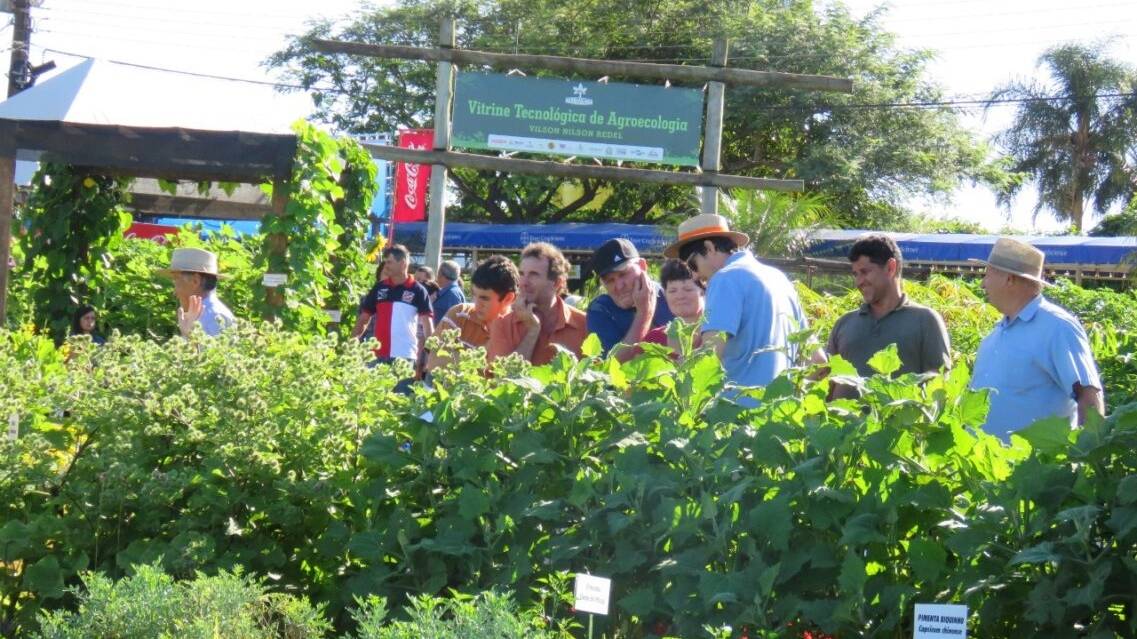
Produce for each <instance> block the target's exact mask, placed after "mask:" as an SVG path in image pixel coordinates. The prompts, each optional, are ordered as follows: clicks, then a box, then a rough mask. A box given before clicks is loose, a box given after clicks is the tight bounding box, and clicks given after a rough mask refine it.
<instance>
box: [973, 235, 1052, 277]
mask: <svg viewBox="0 0 1137 639" xmlns="http://www.w3.org/2000/svg"><path fill="white" fill-rule="evenodd" d="M1045 259H1046V255H1045V254H1044V253H1043V252H1042V251H1040V250H1038V249H1036V248H1035V247H1033V246H1031V245H1030V244H1027V243H1026V242H1020V241H1018V240H1013V239H1011V238H1009V237H1001V238H999V239H998V240H996V241H995V246H993V247H991V254H990V255H989V256H987V259H985V260H977V259H975V258H969V259H968V260H967V261H968V262H978V263H979V264H986V265H987V266H990V267H992V268H997V269H999V270H1000V271H1004V272H1007V273H1010V274H1012V275H1018V276H1019V277H1024V278H1026V279H1028V280H1032V281H1035V282H1038V283H1039V284H1042V285H1043V286H1050V282H1047V281H1046V280H1043V279H1042V263H1043V262H1044V261H1045Z"/></svg>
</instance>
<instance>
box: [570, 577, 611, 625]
mask: <svg viewBox="0 0 1137 639" xmlns="http://www.w3.org/2000/svg"><path fill="white" fill-rule="evenodd" d="M611 593H612V580H611V579H608V578H606V577H595V576H593V575H583V574H579V573H578V574H577V575H576V583H575V585H574V587H573V599H574V600H575V601H574V602H573V606H575V607H576V609H577V610H579V611H581V612H591V613H594V614H597V615H606V614H608V598H609V596H610V595H611Z"/></svg>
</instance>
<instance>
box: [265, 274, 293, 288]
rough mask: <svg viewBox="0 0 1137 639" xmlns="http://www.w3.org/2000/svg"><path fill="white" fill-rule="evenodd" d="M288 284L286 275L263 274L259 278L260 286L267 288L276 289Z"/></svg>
mask: <svg viewBox="0 0 1137 639" xmlns="http://www.w3.org/2000/svg"><path fill="white" fill-rule="evenodd" d="M286 282H288V275H287V274H286V273H265V275H264V277H263V278H261V284H263V285H264V286H266V287H268V288H276V287H277V286H284V284H285V283H286Z"/></svg>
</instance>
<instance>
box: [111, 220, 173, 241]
mask: <svg viewBox="0 0 1137 639" xmlns="http://www.w3.org/2000/svg"><path fill="white" fill-rule="evenodd" d="M177 234H178V227H176V226H167V225H165V224H147V223H145V222H132V223H131V225H130V228H128V229H126V230H125V231H123V233H122V236H123V237H138V238H142V239H144V240H154V241H155V242H157V243H159V244H165V243H166V236H167V235H177Z"/></svg>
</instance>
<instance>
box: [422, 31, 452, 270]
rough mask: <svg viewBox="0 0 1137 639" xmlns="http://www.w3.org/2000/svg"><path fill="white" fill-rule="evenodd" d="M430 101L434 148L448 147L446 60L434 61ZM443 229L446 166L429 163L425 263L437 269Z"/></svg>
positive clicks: (444, 35) (448, 34)
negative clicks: (432, 116)
mask: <svg viewBox="0 0 1137 639" xmlns="http://www.w3.org/2000/svg"><path fill="white" fill-rule="evenodd" d="M454 42H455V40H454V18H453V17H450V16H447V17H445V18H443V19H442V30H441V33H440V34H439V36H438V45H439V46H440V47H442V48H444V49H452V48H454ZM435 83H436V87H435V104H434V149H435V150H438V151H449V150H450V100H451V92H452V90H453V87H454V65H453V64H452V63H450V62H439V63H438V77H437V79H436V81H435ZM445 229H446V167H445V166H443V165H441V164H435V165H433V166H431V167H430V208H429V209H428V214H427V219H426V265H427V266H429V267H430V268H432V269H436V270H437V269H438V265H439V263H441V262H442V234H443V232H444V231H445Z"/></svg>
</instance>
